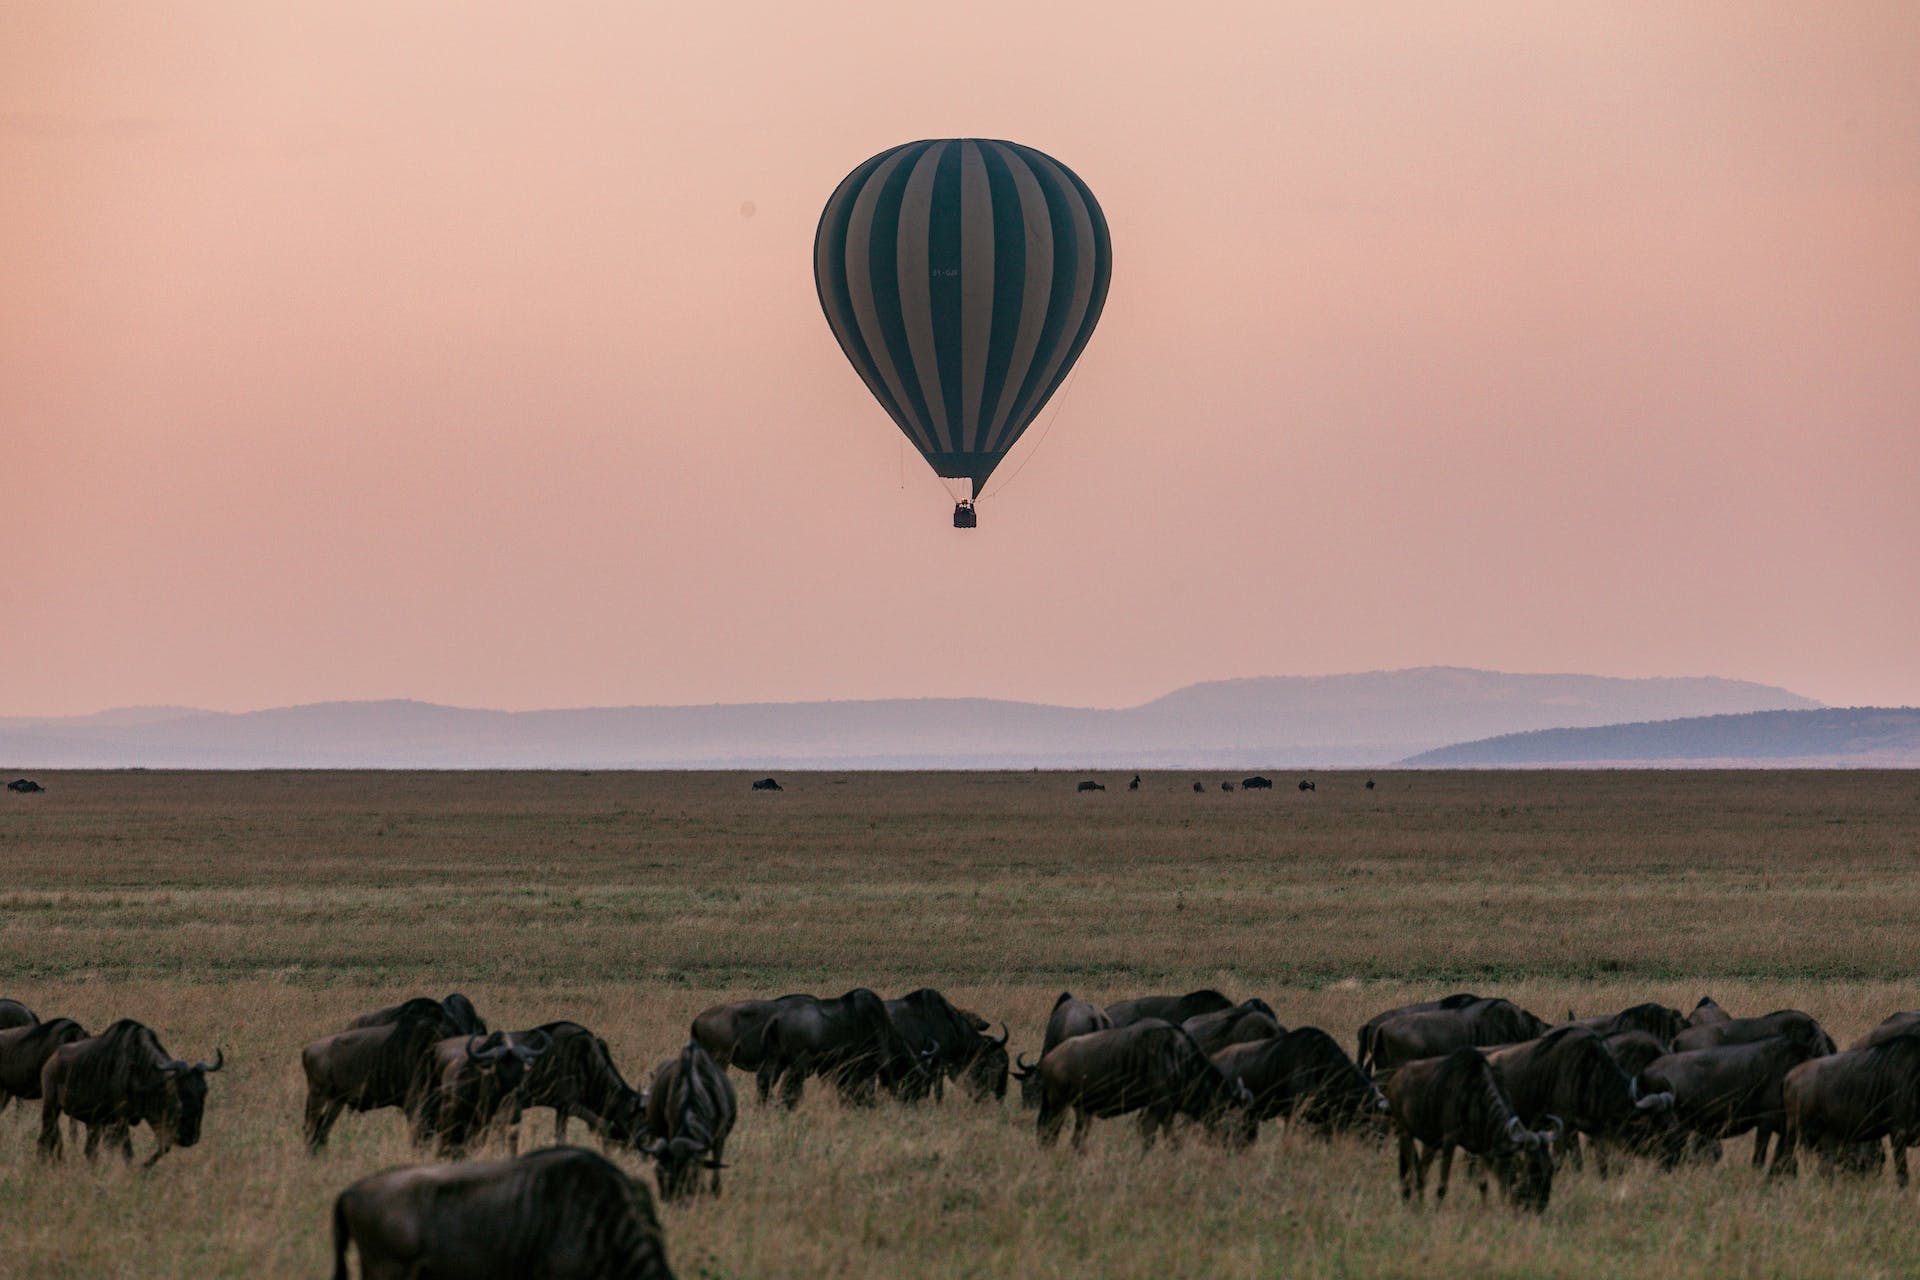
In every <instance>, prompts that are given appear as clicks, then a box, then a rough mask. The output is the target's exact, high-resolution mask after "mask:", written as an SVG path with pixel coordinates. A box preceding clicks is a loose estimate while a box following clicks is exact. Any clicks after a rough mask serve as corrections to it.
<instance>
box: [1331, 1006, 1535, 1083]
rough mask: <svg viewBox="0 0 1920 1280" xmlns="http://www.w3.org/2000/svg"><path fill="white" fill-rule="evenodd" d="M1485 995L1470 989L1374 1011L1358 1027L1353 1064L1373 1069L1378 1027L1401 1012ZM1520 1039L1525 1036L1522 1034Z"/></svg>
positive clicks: (1431, 1008)
mask: <svg viewBox="0 0 1920 1280" xmlns="http://www.w3.org/2000/svg"><path fill="white" fill-rule="evenodd" d="M1486 998H1487V997H1486V996H1477V995H1474V994H1473V993H1472V992H1470V991H1462V992H1459V993H1458V994H1455V995H1450V996H1444V997H1442V998H1441V999H1438V1000H1422V1001H1419V1002H1418V1003H1415V1004H1403V1005H1401V1006H1400V1007H1399V1008H1397V1009H1388V1010H1386V1011H1384V1012H1382V1013H1376V1014H1374V1015H1373V1016H1372V1017H1371V1018H1368V1019H1367V1020H1366V1022H1364V1023H1363V1024H1361V1027H1360V1043H1359V1044H1358V1045H1357V1046H1356V1047H1355V1051H1354V1058H1353V1064H1354V1065H1355V1066H1356V1067H1359V1068H1360V1069H1361V1070H1362V1071H1371V1070H1372V1069H1373V1041H1374V1037H1375V1036H1377V1035H1378V1034H1379V1032H1380V1028H1381V1027H1382V1026H1384V1025H1385V1024H1387V1023H1389V1022H1391V1021H1393V1020H1394V1019H1395V1018H1397V1017H1399V1016H1400V1015H1401V1014H1403V1013H1431V1012H1433V1011H1434V1010H1435V1009H1464V1008H1466V1007H1467V1006H1468V1005H1470V1004H1478V1003H1479V1002H1480V1001H1482V1000H1485V999H1486ZM1520 1038H1521V1039H1526V1038H1527V1037H1525V1036H1522V1037H1520Z"/></svg>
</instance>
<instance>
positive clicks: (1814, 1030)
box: [1673, 1009, 1834, 1056]
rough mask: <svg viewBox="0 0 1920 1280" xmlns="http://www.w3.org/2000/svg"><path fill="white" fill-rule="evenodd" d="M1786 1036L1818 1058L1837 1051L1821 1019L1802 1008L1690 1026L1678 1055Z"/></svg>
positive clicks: (1678, 1042)
mask: <svg viewBox="0 0 1920 1280" xmlns="http://www.w3.org/2000/svg"><path fill="white" fill-rule="evenodd" d="M1773 1036H1785V1037H1786V1038H1787V1039H1789V1040H1793V1041H1796V1042H1798V1043H1800V1044H1804V1045H1805V1046H1806V1047H1807V1048H1808V1049H1810V1050H1812V1051H1813V1053H1814V1054H1815V1055H1816V1056H1818V1055H1822V1054H1829V1053H1832V1052H1833V1051H1834V1043H1833V1037H1832V1036H1830V1035H1828V1034H1827V1031H1826V1028H1825V1027H1822V1026H1821V1025H1820V1021H1819V1019H1817V1018H1815V1017H1814V1016H1813V1015H1812V1014H1810V1013H1802V1012H1801V1011H1800V1010H1798V1009H1779V1010H1776V1011H1775V1012H1773V1013H1768V1014H1763V1015H1761V1016H1760V1017H1758V1018H1729V1019H1727V1020H1726V1021H1725V1022H1711V1023H1708V1024H1707V1025H1705V1026H1700V1027H1688V1028H1687V1029H1686V1030H1685V1031H1682V1032H1681V1033H1680V1034H1679V1035H1677V1036H1675V1037H1674V1038H1673V1048H1674V1052H1676V1053H1684V1052H1686V1051H1687V1050H1688V1049H1711V1048H1714V1047H1716V1046H1718V1045H1723V1044H1752V1043H1754V1042H1755V1041H1757V1040H1766V1039H1770V1038H1771V1037H1773Z"/></svg>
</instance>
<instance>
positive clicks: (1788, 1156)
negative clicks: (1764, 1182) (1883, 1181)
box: [1773, 1034, 1920, 1187]
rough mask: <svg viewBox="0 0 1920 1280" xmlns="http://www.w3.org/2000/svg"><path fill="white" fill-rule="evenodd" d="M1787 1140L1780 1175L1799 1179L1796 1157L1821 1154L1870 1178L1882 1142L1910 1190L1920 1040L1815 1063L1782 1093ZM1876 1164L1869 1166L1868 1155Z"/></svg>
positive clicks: (1919, 1138)
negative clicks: (1909, 1163) (1890, 1150)
mask: <svg viewBox="0 0 1920 1280" xmlns="http://www.w3.org/2000/svg"><path fill="white" fill-rule="evenodd" d="M1781 1101H1782V1104H1783V1106H1784V1107H1785V1109H1786V1120H1787V1123H1786V1132H1785V1134H1784V1135H1783V1136H1782V1138H1781V1140H1780V1149H1779V1151H1778V1152H1776V1153H1775V1155H1774V1158H1773V1171H1774V1172H1775V1173H1788V1174H1791V1173H1794V1172H1795V1171H1796V1170H1797V1168H1798V1162H1797V1160H1796V1157H1795V1154H1794V1153H1795V1151H1796V1149H1797V1148H1799V1147H1806V1148H1807V1149H1808V1150H1810V1151H1813V1152H1816V1153H1817V1154H1818V1155H1819V1156H1820V1159H1821V1161H1822V1163H1823V1164H1825V1165H1826V1166H1827V1167H1828V1168H1832V1167H1833V1166H1834V1165H1835V1164H1836V1163H1839V1164H1843V1165H1846V1166H1850V1167H1853V1168H1855V1169H1858V1170H1861V1171H1865V1170H1867V1169H1870V1168H1873V1167H1875V1166H1877V1164H1878V1163H1879V1154H1880V1151H1879V1148H1880V1141H1881V1139H1883V1138H1884V1139H1886V1141H1887V1145H1888V1146H1890V1147H1892V1148H1893V1179H1894V1182H1895V1183H1897V1184H1898V1185H1900V1186H1902V1187H1904V1186H1906V1185H1907V1148H1908V1147H1911V1146H1914V1145H1916V1144H1920V1035H1912V1034H1909V1035H1897V1036H1893V1037H1892V1038H1890V1039H1887V1040H1883V1041H1881V1042H1880V1043H1879V1044H1875V1045H1869V1046H1868V1047H1866V1048H1864V1049H1849V1050H1847V1051H1846V1052H1845V1053H1836V1054H1830V1055H1827V1056H1825V1057H1818V1058H1810V1059H1808V1060H1807V1061H1805V1062H1803V1063H1801V1064H1800V1065H1799V1066H1797V1067H1795V1068H1793V1070H1791V1071H1789V1072H1787V1075H1786V1079H1785V1080H1784V1081H1783V1082H1782V1085H1781ZM1869 1147H1870V1150H1871V1153H1872V1154H1871V1158H1870V1159H1869V1158H1867V1155H1868V1152H1867V1150H1863V1148H1869Z"/></svg>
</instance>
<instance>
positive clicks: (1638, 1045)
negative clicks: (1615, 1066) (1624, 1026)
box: [1600, 1031, 1673, 1079]
mask: <svg viewBox="0 0 1920 1280" xmlns="http://www.w3.org/2000/svg"><path fill="white" fill-rule="evenodd" d="M1600 1043H1601V1044H1603V1045H1605V1046H1606V1047H1607V1052H1608V1053H1610V1054H1612V1055H1613V1060H1614V1061H1615V1062H1617V1063H1619V1064H1620V1069H1621V1070H1622V1071H1624V1072H1626V1073H1627V1076H1628V1078H1629V1079H1632V1078H1635V1077H1637V1076H1639V1074H1640V1073H1641V1072H1642V1071H1645V1070H1646V1069H1647V1064H1648V1063H1649V1062H1652V1061H1653V1060H1654V1059H1655V1058H1664V1057H1666V1056H1667V1055H1668V1054H1669V1053H1671V1052H1673V1050H1672V1048H1671V1047H1670V1046H1669V1045H1667V1044H1664V1043H1662V1042H1661V1040H1660V1037H1658V1036H1656V1035H1650V1034H1649V1033H1647V1032H1645V1031H1616V1032H1614V1033H1613V1034H1612V1035H1610V1036H1602V1037H1601V1038H1600Z"/></svg>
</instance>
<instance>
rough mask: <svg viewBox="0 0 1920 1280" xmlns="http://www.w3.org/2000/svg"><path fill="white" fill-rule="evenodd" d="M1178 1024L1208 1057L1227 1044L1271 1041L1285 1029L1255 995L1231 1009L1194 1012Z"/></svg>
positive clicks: (1268, 1007)
mask: <svg viewBox="0 0 1920 1280" xmlns="http://www.w3.org/2000/svg"><path fill="white" fill-rule="evenodd" d="M1180 1025H1181V1027H1183V1028H1184V1029H1185V1030H1186V1033H1187V1034H1188V1035H1190V1036H1192V1037H1193V1042H1194V1043H1195V1044H1197V1045H1199V1046H1200V1052H1202V1053H1204V1054H1206V1055H1207V1056H1208V1057H1209V1058H1211V1057H1212V1056H1213V1055H1214V1054H1216V1053H1219V1052H1220V1051H1221V1050H1222V1049H1224V1048H1226V1047H1227V1046H1228V1045H1230V1044H1247V1043H1250V1042H1251V1041H1254V1040H1271V1039H1272V1038H1273V1037H1275V1036H1277V1035H1279V1034H1280V1033H1281V1032H1283V1031H1285V1030H1286V1028H1285V1027H1283V1026H1281V1025H1280V1020H1279V1019H1278V1018H1276V1017H1274V1016H1273V1009H1272V1008H1271V1007H1270V1006H1269V1005H1268V1004H1267V1002H1266V1001H1265V1000H1261V999H1258V998H1255V999H1252V1000H1242V1001H1241V1002H1240V1003H1239V1004H1237V1005H1234V1006H1233V1007H1232V1008H1231V1009H1219V1010H1216V1011H1215V1012H1213V1013H1197V1014H1195V1015H1194V1016H1193V1017H1191V1018H1188V1019H1186V1020H1185V1021H1184V1022H1182V1023H1181V1024H1180Z"/></svg>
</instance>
